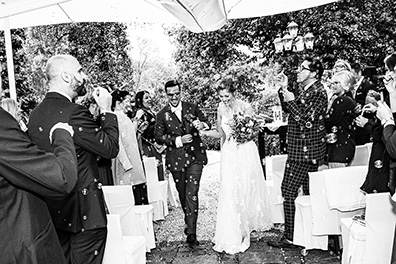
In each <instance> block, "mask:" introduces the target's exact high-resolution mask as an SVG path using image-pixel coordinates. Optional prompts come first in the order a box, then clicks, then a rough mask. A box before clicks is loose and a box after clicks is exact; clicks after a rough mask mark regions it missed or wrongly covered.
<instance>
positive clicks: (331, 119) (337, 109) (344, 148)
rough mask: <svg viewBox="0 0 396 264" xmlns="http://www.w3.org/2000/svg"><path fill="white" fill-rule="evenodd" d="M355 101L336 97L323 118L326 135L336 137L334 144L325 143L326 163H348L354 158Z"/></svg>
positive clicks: (344, 97) (344, 96)
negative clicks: (331, 134)
mask: <svg viewBox="0 0 396 264" xmlns="http://www.w3.org/2000/svg"><path fill="white" fill-rule="evenodd" d="M355 107H356V103H355V101H354V100H353V99H352V98H350V97H349V96H346V95H343V96H339V97H337V98H336V99H335V100H334V102H333V103H332V105H331V108H330V110H329V112H328V113H327V115H326V118H325V126H326V131H327V133H328V134H330V133H334V134H336V135H337V140H336V142H334V143H327V161H328V162H340V163H350V162H351V161H352V160H353V157H354V156H355V149H356V144H355V124H354V119H355V117H356V114H355V112H354V110H355Z"/></svg>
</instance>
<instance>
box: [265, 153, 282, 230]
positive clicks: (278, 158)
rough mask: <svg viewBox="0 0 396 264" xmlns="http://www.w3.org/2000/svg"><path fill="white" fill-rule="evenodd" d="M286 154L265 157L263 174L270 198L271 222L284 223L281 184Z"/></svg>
mask: <svg viewBox="0 0 396 264" xmlns="http://www.w3.org/2000/svg"><path fill="white" fill-rule="evenodd" d="M286 159H287V155H274V156H271V157H266V158H265V174H266V183H267V186H268V191H269V197H270V199H271V213H272V222H273V223H284V222H285V216H284V211H283V197H282V193H281V184H282V180H283V173H284V171H285V164H286Z"/></svg>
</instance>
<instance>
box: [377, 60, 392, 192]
mask: <svg viewBox="0 0 396 264" xmlns="http://www.w3.org/2000/svg"><path fill="white" fill-rule="evenodd" d="M384 64H385V68H386V70H387V73H386V75H385V78H384V84H385V88H386V90H387V91H388V92H389V96H388V97H389V100H388V104H385V103H382V102H379V103H378V108H377V117H378V118H379V119H380V120H381V125H382V127H383V140H384V143H385V148H386V151H387V153H388V154H389V155H390V157H391V160H390V172H389V180H388V186H387V187H388V190H389V191H390V192H391V194H394V193H395V187H396V168H395V167H396V161H395V159H396V133H395V130H396V128H395V121H394V118H395V117H396V53H393V54H391V55H389V56H387V57H386V58H385V60H384Z"/></svg>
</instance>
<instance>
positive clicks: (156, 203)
mask: <svg viewBox="0 0 396 264" xmlns="http://www.w3.org/2000/svg"><path fill="white" fill-rule="evenodd" d="M143 164H144V170H145V172H146V180H147V182H146V184H147V195H148V200H149V203H150V204H151V205H152V206H153V207H154V217H153V219H154V220H155V221H156V220H164V219H165V216H167V215H168V213H169V211H168V181H167V180H164V181H158V171H157V162H156V160H155V157H144V158H143Z"/></svg>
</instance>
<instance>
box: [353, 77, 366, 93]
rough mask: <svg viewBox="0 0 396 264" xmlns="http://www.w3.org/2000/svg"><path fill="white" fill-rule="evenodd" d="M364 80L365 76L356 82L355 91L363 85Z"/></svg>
mask: <svg viewBox="0 0 396 264" xmlns="http://www.w3.org/2000/svg"><path fill="white" fill-rule="evenodd" d="M363 79H364V78H363V76H362V77H360V79H359V81H357V82H356V84H355V90H356V89H357V88H359V86H360V85H361V84H362V82H363Z"/></svg>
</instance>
